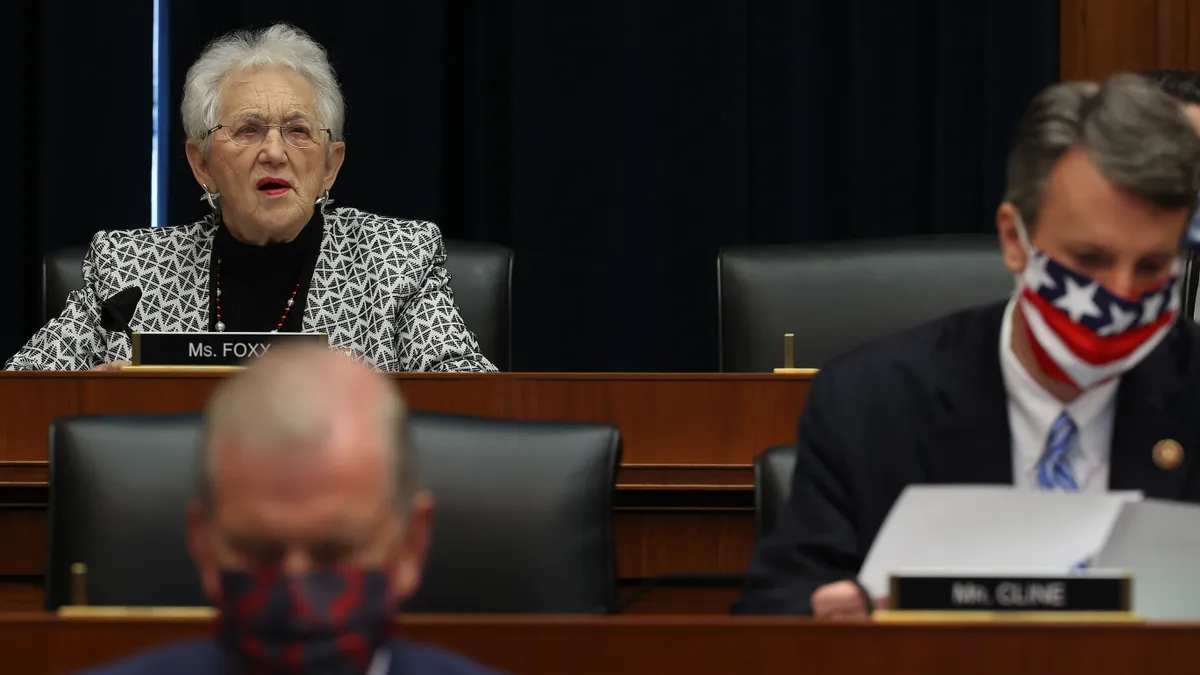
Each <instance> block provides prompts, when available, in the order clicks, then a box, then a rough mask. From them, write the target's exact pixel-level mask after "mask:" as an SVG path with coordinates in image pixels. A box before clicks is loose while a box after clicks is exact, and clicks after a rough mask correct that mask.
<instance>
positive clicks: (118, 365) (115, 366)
mask: <svg viewBox="0 0 1200 675" xmlns="http://www.w3.org/2000/svg"><path fill="white" fill-rule="evenodd" d="M128 365H129V362H128V361H113V362H112V363H101V364H100V365H98V366H96V367H95V368H92V370H93V371H97V372H111V371H116V370H121V369H122V368H124V367H125V366H128Z"/></svg>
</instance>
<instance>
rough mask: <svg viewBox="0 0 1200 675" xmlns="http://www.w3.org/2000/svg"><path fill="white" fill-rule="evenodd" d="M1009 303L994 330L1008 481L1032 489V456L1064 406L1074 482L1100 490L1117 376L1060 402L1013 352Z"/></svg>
mask: <svg viewBox="0 0 1200 675" xmlns="http://www.w3.org/2000/svg"><path fill="white" fill-rule="evenodd" d="M1015 308H1016V301H1015V300H1011V301H1009V303H1008V308H1007V309H1005V311H1004V323H1003V324H1002V326H1001V329H1000V370H1001V372H1002V373H1003V375H1004V388H1005V389H1006V390H1007V392H1008V393H1007V398H1008V428H1009V432H1010V434H1011V436H1012V454H1013V484H1014V485H1016V486H1017V487H1018V488H1023V489H1030V490H1036V489H1038V482H1037V463H1038V460H1039V459H1041V457H1042V453H1043V452H1045V450H1046V439H1047V437H1048V436H1049V434H1050V427H1051V425H1053V424H1054V420H1056V419H1058V416H1059V415H1060V414H1061V413H1062V412H1063V411H1064V410H1066V411H1067V414H1069V415H1070V416H1071V419H1073V420H1074V421H1075V428H1076V434H1075V438H1074V440H1072V441H1071V447H1070V450H1068V454H1067V457H1068V462H1069V463H1070V466H1071V470H1072V472H1074V475H1075V481H1076V483H1077V484H1078V485H1079V489H1080V490H1081V491H1085V492H1105V491H1106V490H1108V467H1109V455H1110V454H1111V451H1112V431H1113V417H1114V415H1115V413H1116V405H1117V402H1116V394H1117V385H1118V384H1119V382H1120V378H1114V379H1112V380H1111V381H1109V382H1105V383H1104V384H1101V385H1099V386H1097V387H1094V388H1092V389H1088V390H1086V391H1084V392H1083V393H1082V394H1080V395H1079V397H1078V398H1076V399H1075V400H1074V401H1071V402H1070V403H1066V404H1064V403H1063V402H1062V401H1060V400H1058V399H1057V398H1055V397H1054V396H1053V395H1052V394H1051V393H1050V392H1048V391H1046V390H1045V389H1044V388H1043V387H1042V386H1041V385H1040V384H1038V383H1037V382H1036V381H1035V380H1034V379H1033V377H1031V376H1030V375H1029V371H1027V370H1025V366H1024V365H1022V364H1021V362H1020V361H1019V360H1018V359H1017V355H1016V353H1014V352H1013V349H1012V325H1013V320H1012V314H1013V312H1014V311H1017V310H1016V309H1015Z"/></svg>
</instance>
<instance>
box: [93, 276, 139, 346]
mask: <svg viewBox="0 0 1200 675" xmlns="http://www.w3.org/2000/svg"><path fill="white" fill-rule="evenodd" d="M141 299H142V289H141V288H140V287H138V286H130V287H129V288H126V289H124V290H122V291H118V292H117V294H116V295H114V296H112V297H111V298H109V299H107V300H105V301H104V302H103V303H101V304H100V327H101V328H103V329H104V330H106V331H110V332H111V331H121V332H122V333H124V334H125V336H126V337H128V338H130V340H131V341H132V339H133V331H132V330H130V329H129V322H130V321H131V320H132V319H133V310H134V309H136V308H137V304H138V302H140V301H141Z"/></svg>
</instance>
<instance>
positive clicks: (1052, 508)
mask: <svg viewBox="0 0 1200 675" xmlns="http://www.w3.org/2000/svg"><path fill="white" fill-rule="evenodd" d="M1141 498H1142V495H1141V493H1140V492H1107V493H1092V492H1075V493H1065V492H1041V491H1029V490H1017V489H1015V488H1012V487H1008V486H979V485H976V486H962V485H911V486H909V487H907V488H905V490H904V492H903V493H901V495H900V498H899V499H898V500H896V504H895V505H894V506H893V507H892V510H891V512H890V513H888V516H887V518H886V519H885V520H884V522H883V527H881V528H880V530H879V535H878V536H877V537H876V538H875V543H874V545H872V546H871V550H870V551H869V552H868V553H867V559H866V561H865V562H864V563H863V567H862V571H861V572H860V573H859V577H858V580H859V583H860V584H862V585H863V587H864V588H866V589H867V591H868V592H869V593H871V595H872V596H873V597H879V598H882V597H886V596H887V595H888V592H889V590H888V579H889V577H890V576H891V575H892V574H895V573H904V572H906V571H909V570H911V571H928V570H931V569H940V570H955V571H956V572H959V573H975V574H985V573H996V572H1005V573H1010V574H1015V573H1019V574H1037V573H1047V572H1055V573H1059V574H1065V573H1068V572H1070V571H1071V570H1073V569H1074V568H1075V567H1076V565H1078V564H1079V563H1081V562H1084V561H1087V560H1090V559H1092V558H1094V557H1095V556H1096V554H1098V553H1099V552H1100V550H1101V548H1102V547H1103V546H1104V542H1105V541H1106V540H1107V539H1108V535H1109V532H1110V531H1111V530H1112V527H1113V524H1114V523H1115V522H1116V519H1117V515H1118V513H1120V510H1121V507H1122V505H1124V504H1126V503H1128V502H1131V501H1139V500H1141Z"/></svg>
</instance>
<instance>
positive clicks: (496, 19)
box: [13, 0, 1058, 371]
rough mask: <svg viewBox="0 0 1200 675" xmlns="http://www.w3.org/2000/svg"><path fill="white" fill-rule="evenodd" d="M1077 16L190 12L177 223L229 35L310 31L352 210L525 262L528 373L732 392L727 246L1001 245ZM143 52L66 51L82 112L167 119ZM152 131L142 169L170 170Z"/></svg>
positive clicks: (1003, 7) (820, 8) (86, 161)
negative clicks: (201, 57)
mask: <svg viewBox="0 0 1200 675" xmlns="http://www.w3.org/2000/svg"><path fill="white" fill-rule="evenodd" d="M52 4H53V3H52ZM146 4H148V3H146ZM1057 5H1058V3H1057V2H1050V1H1047V0H974V1H972V2H962V1H961V0H940V1H932V0H930V1H920V2H917V1H912V2H896V1H895V0H857V1H855V2H843V3H839V2H830V1H828V0H653V1H651V0H606V1H605V2H561V1H560V0H474V1H467V0H453V1H449V2H427V1H426V0H392V1H390V2H382V1H375V2H345V3H335V4H332V5H331V4H330V3H329V2H328V1H327V0H323V1H320V2H315V1H311V0H297V1H295V2H290V3H284V4H278V3H262V2H258V1H255V2H249V1H240V2H239V1H234V2H225V3H220V4H219V5H213V4H211V3H198V2H196V3H192V2H178V1H176V2H173V3H172V5H171V11H170V50H169V51H170V62H171V71H170V80H171V89H172V92H173V101H172V111H173V112H172V114H173V116H174V117H173V124H174V127H173V129H172V135H171V140H170V147H171V151H172V153H173V154H172V156H171V157H170V160H169V164H170V167H171V169H170V176H169V195H170V201H169V214H170V220H171V222H190V221H192V220H195V219H196V218H198V217H200V216H201V215H202V214H203V207H202V205H201V204H200V202H199V201H198V196H199V187H198V186H197V185H196V184H195V181H194V179H193V178H192V176H191V173H190V170H189V169H188V167H187V164H186V161H185V159H184V153H183V149H182V143H183V139H182V129H181V126H180V124H179V121H178V114H177V110H178V103H179V98H180V95H181V87H182V82H183V77H184V74H185V72H186V70H187V67H188V66H189V65H190V64H191V62H192V60H193V59H194V58H195V57H196V56H197V55H198V53H199V51H200V50H201V48H202V47H203V45H204V44H205V43H206V42H207V41H208V40H210V39H211V38H213V37H215V36H217V35H219V34H221V33H223V32H225V31H228V30H230V29H233V28H239V27H254V28H260V27H264V26H266V25H268V24H269V23H271V22H273V21H277V20H288V21H291V22H293V23H295V24H296V25H298V26H300V27H301V28H303V29H305V30H307V31H309V32H310V33H311V34H312V35H313V36H314V37H315V38H316V39H317V40H319V41H320V42H322V43H323V44H324V45H326V47H327V48H328V49H329V51H330V53H331V56H332V58H333V61H334V64H335V66H336V67H337V68H338V71H339V75H340V78H341V81H342V84H343V88H344V92H345V95H346V99H347V102H348V105H349V109H348V112H347V146H348V151H347V160H346V165H345V168H344V169H343V171H342V174H341V176H340V178H339V180H338V183H337V185H336V186H335V189H334V196H335V199H336V200H337V202H338V204H339V205H351V206H356V207H358V208H361V209H365V210H369V211H374V212H378V213H383V214H387V215H392V216H403V217H409V218H424V219H430V220H434V221H435V222H437V223H439V224H440V225H441V227H442V231H443V233H444V234H445V235H446V236H447V237H453V238H463V239H481V240H489V241H497V242H501V243H504V244H507V245H509V246H511V247H513V248H514V249H515V250H516V251H517V258H516V260H517V264H516V272H515V275H516V276H515V281H514V286H515V288H514V294H515V295H514V297H515V300H514V304H515V307H514V312H515V317H514V361H515V363H514V367H515V369H518V370H548V371H553V370H562V371H712V370H715V369H716V366H717V354H716V351H717V344H716V325H717V322H716V299H715V293H716V280H715V258H716V253H717V249H718V248H719V247H721V246H727V245H736V244H746V243H763V244H769V243H792V242H811V241H821V240H830V239H846V238H858V237H877V236H890V235H900V234H910V233H922V232H970V231H985V230H987V229H989V228H990V227H991V212H992V211H993V209H994V208H995V205H996V202H997V199H998V196H999V194H1000V190H1001V187H1002V171H1003V160H1004V155H1005V152H1006V148H1007V145H1008V141H1009V137H1010V135H1011V131H1012V128H1013V124H1014V122H1015V120H1016V118H1017V116H1018V115H1019V113H1020V111H1021V110H1022V108H1023V107H1024V106H1025V104H1026V103H1027V101H1028V99H1029V97H1030V96H1031V95H1033V94H1034V93H1035V92H1036V91H1037V90H1038V89H1040V88H1041V87H1043V86H1045V85H1047V84H1049V83H1051V82H1053V81H1055V80H1056V79H1057V71H1058V63H1057V51H1058V19H1057V17H1058V6H1057ZM39 11H40V10H39ZM123 25H125V24H124V23H123ZM89 30H91V29H90V28H89ZM138 41H139V36H138V35H137V30H136V27H134V28H133V29H128V30H126V31H125V32H124V33H123V34H122V35H121V37H120V43H117V38H116V37H115V35H113V34H109V35H108V36H102V37H101V38H95V39H92V46H90V47H89V48H88V49H87V50H85V49H84V48H82V47H79V46H76V45H68V46H67V47H66V48H67V49H70V50H76V49H78V50H79V51H80V52H81V53H80V54H79V56H80V57H82V56H83V54H82V52H84V51H87V54H88V56H89V58H94V53H93V52H95V53H99V54H100V56H99V59H100V62H99V63H91V64H88V67H89V68H90V69H98V75H97V76H96V77H97V78H98V79H97V83H98V84H99V85H101V86H100V87H99V88H100V89H103V88H105V87H107V88H109V89H111V91H112V92H113V94H111V95H104V96H100V97H99V98H97V97H92V98H89V99H85V101H83V102H82V103H83V109H84V110H92V109H93V108H94V107H96V102H97V100H99V101H103V103H101V104H100V106H99V107H102V108H105V110H106V112H105V114H107V115H111V114H112V112H111V111H112V110H113V109H115V107H114V106H113V104H110V103H109V101H110V99H112V98H113V97H115V96H117V95H122V96H126V98H127V99H128V98H138V97H139V96H140V97H141V99H145V98H146V92H140V93H139V94H137V95H136V96H135V95H133V94H131V93H129V90H130V89H133V88H136V87H134V86H133V85H131V84H129V83H127V82H126V79H127V77H126V74H125V73H124V72H114V71H112V70H109V69H108V68H105V66H106V65H107V66H108V67H110V68H115V67H116V66H117V65H121V66H122V67H124V65H125V64H123V63H122V64H117V63H116V62H115V61H112V59H113V58H115V56H113V55H112V54H110V53H108V52H112V50H114V49H117V50H124V49H126V48H127V47H126V46H125V45H126V44H127V43H138ZM142 42H144V43H146V44H148V42H149V33H148V31H147V34H146V36H145V37H144V39H142ZM110 43H111V44H110ZM101 47H103V49H101ZM34 52H35V56H34V57H33V58H27V62H29V63H30V66H31V67H35V68H36V67H44V64H42V63H41V61H40V60H39V58H40V57H38V56H36V52H37V50H36V48H35V49H34ZM147 54H148V52H147ZM138 64H139V66H140V67H141V68H142V69H143V70H145V71H146V72H147V73H148V68H147V67H146V66H147V64H146V63H144V62H143V61H139V62H138ZM139 72H140V71H139ZM66 76H67V78H68V79H67V81H68V82H73V81H74V80H71V79H70V78H75V80H84V81H86V80H87V78H85V77H83V75H82V74H81V73H79V72H71V73H67V74H66ZM43 77H44V76H43ZM147 78H148V75H147ZM52 81H53V80H52ZM147 81H148V79H147ZM31 86H33V85H32V84H31ZM68 99H70V96H68ZM141 99H139V101H140V100H141ZM116 103H117V104H119V106H120V107H123V106H125V104H126V100H119V101H116ZM140 106H141V104H140V103H139V105H138V106H135V107H138V108H139V109H140ZM146 107H147V109H148V104H147V106H146ZM58 113H59V114H60V115H61V114H63V113H62V111H58ZM138 123H139V122H138V121H137V120H134V121H133V122H132V126H133V127H136V126H137V124H138ZM140 123H141V124H143V125H146V127H147V131H145V132H144V133H142V134H140V136H145V137H146V139H147V141H146V142H139V143H137V144H134V145H131V146H129V147H128V148H127V152H128V153H129V156H123V157H121V161H122V162H125V163H131V161H130V159H129V157H130V156H133V155H134V154H136V152H141V151H142V148H145V147H147V144H148V138H149V131H148V116H146V115H143V116H142V118H141V122H140ZM56 132H57V130H56ZM102 135H104V134H103V133H102ZM53 139H54V136H53V135H51V134H46V135H39V136H38V137H36V139H35V140H34V141H33V145H32V146H31V147H30V148H29V150H28V151H27V152H29V153H31V156H34V157H36V156H38V155H37V154H36V152H37V149H38V147H37V145H38V144H45V143H51V142H52V141H53ZM92 140H94V139H92ZM71 147H72V148H77V147H78V146H74V145H73V146H71ZM60 154H61V155H62V158H60V161H61V160H62V159H70V160H73V161H75V162H76V163H77V166H76V167H74V168H76V169H79V170H80V172H81V173H82V174H84V175H86V176H89V177H91V176H95V175H98V174H102V173H107V170H106V169H105V168H104V167H106V166H107V162H111V161H113V160H112V158H111V157H107V156H106V154H107V153H104V152H103V151H100V150H99V149H98V148H96V147H95V145H94V143H93V144H90V145H88V147H87V148H86V149H85V150H82V151H81V152H80V153H78V154H75V153H69V152H66V151H62V152H60ZM43 163H44V160H43ZM79 163H82V166H80V165H79ZM139 166H145V167H147V168H148V158H146V159H145V161H143V162H142V164H141V165H139ZM84 167H86V168H84ZM132 173H136V172H132ZM35 178H39V179H43V180H44V179H45V176H44V175H42V176H38V177H35ZM97 180H100V181H105V182H107V181H106V179H105V178H99V179H97ZM131 188H132V190H133V191H134V192H138V191H141V192H145V191H146V189H147V188H146V178H145V177H144V176H143V177H140V178H138V179H137V180H135V181H134V182H133V184H132V186H131ZM28 189H29V192H28V194H37V195H39V199H41V198H44V199H46V200H47V201H50V202H54V201H56V198H55V195H56V194H59V193H57V192H55V186H54V185H53V184H49V185H48V184H46V183H43V182H36V183H33V184H30V185H29V188H28ZM39 190H40V192H39ZM76 199H77V195H74V194H72V196H71V200H72V202H75V203H72V204H71V205H69V208H70V209H71V211H70V213H72V214H73V213H74V212H75V211H78V212H79V217H78V219H77V220H75V221H74V222H72V223H66V224H63V223H59V222H57V221H55V222H53V223H50V222H48V221H45V220H39V221H36V222H38V223H39V226H41V225H47V226H51V227H57V228H60V229H61V230H62V232H64V233H66V234H64V236H63V237H62V238H63V239H64V240H65V239H70V238H72V237H73V238H74V240H76V241H79V242H83V241H86V236H87V234H88V233H90V231H92V230H94V229H97V227H96V221H97V219H100V220H101V221H104V224H108V223H107V220H108V219H110V218H112V217H113V216H114V215H115V214H114V212H113V210H112V209H111V208H105V207H102V206H101V205H100V203H95V204H93V203H88V202H85V201H84V200H82V199H80V200H79V201H78V202H76ZM40 204H41V202H40V201H39V205H40ZM38 208H39V209H40V208H41V206H38ZM56 208H57V209H64V208H68V207H66V206H63V205H61V204H59V205H56ZM139 208H140V211H138V210H136V209H131V210H130V212H129V213H128V214H123V215H129V216H137V215H142V216H146V212H148V209H147V208H143V207H141V206H140V204H139ZM39 213H40V211H39ZM46 213H48V214H51V213H52V214H54V215H58V214H59V213H62V212H61V211H56V210H55V209H49V210H48V211H46ZM118 222H121V223H128V222H130V221H129V220H128V219H124V220H119V221H118ZM133 222H138V221H137V220H136V218H135V219H134V221H133ZM39 232H40V230H39ZM68 235H69V236H68ZM31 236H40V237H44V236H45V235H40V234H38V235H31ZM47 241H49V240H39V241H38V242H27V244H33V245H36V246H45V245H46V243H47ZM54 243H56V242H54ZM31 247H32V246H30V245H27V246H26V248H27V249H30V248H31ZM28 272H29V270H25V271H24V272H22V273H21V274H18V276H22V275H23V278H22V279H20V280H18V281H17V288H18V289H20V290H21V291H22V293H24V294H28V295H32V292H31V291H32V286H31V285H30V284H31V282H32V280H31V279H29V278H28ZM26 323H27V324H28V321H27V322H26ZM31 329H32V324H28V325H26V326H24V327H23V328H22V330H21V331H18V332H19V333H21V334H22V335H23V334H24V333H26V332H27V330H31ZM15 346H16V344H13V347H14V348H15Z"/></svg>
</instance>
